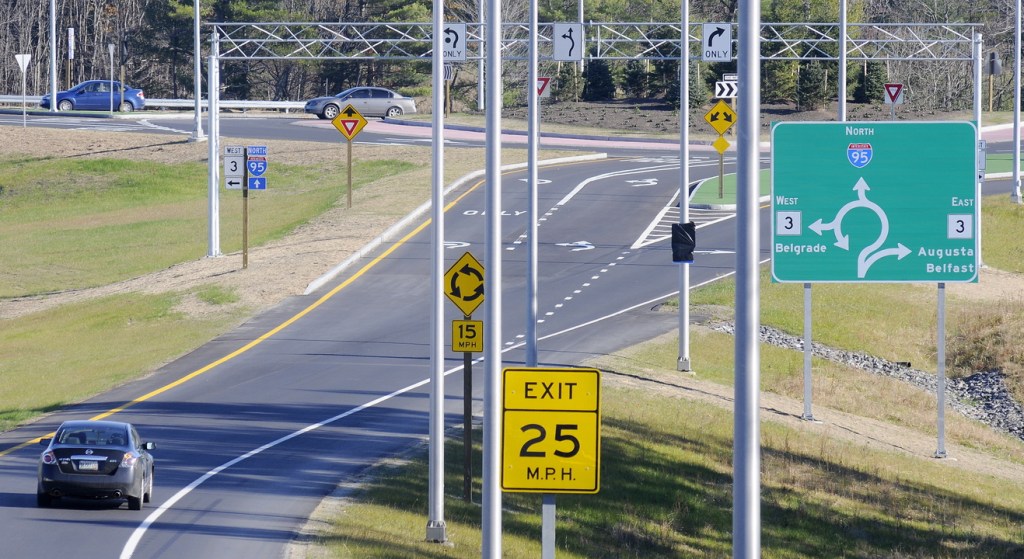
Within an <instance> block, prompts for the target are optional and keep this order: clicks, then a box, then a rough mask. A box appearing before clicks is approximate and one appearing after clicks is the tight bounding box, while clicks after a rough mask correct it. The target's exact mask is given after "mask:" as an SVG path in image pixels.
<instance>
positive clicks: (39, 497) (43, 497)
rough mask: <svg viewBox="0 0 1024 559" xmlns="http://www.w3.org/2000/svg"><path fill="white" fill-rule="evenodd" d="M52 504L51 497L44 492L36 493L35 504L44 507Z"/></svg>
mask: <svg viewBox="0 0 1024 559" xmlns="http://www.w3.org/2000/svg"><path fill="white" fill-rule="evenodd" d="M52 504H53V497H51V496H49V495H47V494H46V493H36V506H37V507H39V508H41V509H45V508H46V507H49V506H50V505H52Z"/></svg>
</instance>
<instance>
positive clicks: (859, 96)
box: [852, 62, 885, 103]
mask: <svg viewBox="0 0 1024 559" xmlns="http://www.w3.org/2000/svg"><path fill="white" fill-rule="evenodd" d="M856 68H857V70H858V71H856V72H852V73H853V74H854V78H855V80H856V87H855V88H854V90H853V100H854V101H855V102H857V103H879V102H882V101H883V97H882V95H883V92H882V87H883V86H884V85H885V64H884V63H882V62H865V63H863V64H857V65H856Z"/></svg>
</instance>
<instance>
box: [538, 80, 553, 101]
mask: <svg viewBox="0 0 1024 559" xmlns="http://www.w3.org/2000/svg"><path fill="white" fill-rule="evenodd" d="M550 83H551V78H537V96H538V97H543V96H544V92H545V91H547V89H548V84H550Z"/></svg>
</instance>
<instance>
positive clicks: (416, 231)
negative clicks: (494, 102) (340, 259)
mask: <svg viewBox="0 0 1024 559" xmlns="http://www.w3.org/2000/svg"><path fill="white" fill-rule="evenodd" d="M573 163H576V162H566V163H563V164H559V165H552V166H553V167H555V166H558V167H560V166H561V165H571V164H573ZM521 171H522V169H514V170H509V171H506V172H504V173H502V175H511V174H513V173H518V172H521ZM485 180H486V178H483V179H480V180H479V181H477V182H476V183H474V184H473V186H471V187H469V188H468V189H466V191H465V192H463V193H462V194H460V195H459V196H457V197H456V198H455V199H454V200H452V201H451V202H449V203H448V204H447V205H446V206H445V207H444V210H443V211H444V212H447V211H448V210H450V209H452V208H453V207H454V206H455V204H458V203H459V202H460V201H462V199H463V198H465V197H466V196H468V195H469V194H470V193H471V192H473V191H474V190H476V189H477V188H479V187H480V185H481V184H483V183H484V181H485ZM430 222H431V219H429V218H428V219H427V220H426V221H424V222H423V223H421V224H420V225H419V226H417V227H416V228H415V229H413V230H412V231H410V232H409V233H408V234H407V235H405V236H404V237H402V238H401V239H400V240H399V241H398V242H396V243H395V244H393V245H391V247H389V248H388V249H387V250H385V251H384V252H382V253H381V254H380V255H379V256H377V257H376V258H374V259H373V260H371V261H370V262H369V263H367V264H366V265H365V266H363V267H362V268H361V269H360V270H359V271H358V272H356V273H355V274H353V275H352V277H350V278H348V279H347V280H345V281H344V282H342V283H341V284H340V285H338V286H337V287H335V288H334V289H332V290H330V291H329V292H327V293H326V294H324V296H323V297H320V298H319V299H317V300H316V301H315V302H314V303H312V304H311V305H309V306H308V307H306V308H305V309H302V310H301V311H299V312H298V313H296V314H295V316H292V317H291V318H289V319H288V320H286V321H284V322H282V323H281V324H279V325H278V326H277V327H275V328H274V329H272V330H270V331H269V332H267V333H266V334H263V335H262V336H260V337H258V338H256V339H255V340H253V341H251V342H249V343H247V344H245V345H244V346H242V347H240V348H238V349H236V350H235V351H233V352H231V353H230V354H228V355H225V356H224V357H221V358H220V359H218V360H216V361H214V362H213V363H210V364H209V365H206V366H205V367H202V368H200V369H197V370H195V371H193V372H191V373H189V374H187V375H185V376H183V377H181V378H180V379H178V380H176V381H174V382H172V383H170V384H166V385H164V386H161V387H160V388H157V389H156V390H153V391H152V392H149V393H148V394H143V395H142V396H139V397H138V398H136V399H134V400H132V401H130V402H127V403H125V404H123V405H120V406H118V407H116V408H113V409H110V410H108V411H105V412H103V413H101V414H99V415H95V416H93V417H91V418H90V419H91V420H93V421H96V420H100V419H105V418H108V417H110V416H112V415H114V414H116V413H119V412H122V411H124V410H126V409H128V408H130V407H132V406H134V405H136V404H141V403H142V402H145V401H146V400H149V399H150V398H153V397H154V396H159V395H160V394H163V393H164V392H167V391H168V390H170V389H172V388H175V387H178V386H181V385H182V384H185V383H186V382H188V381H190V380H192V379H194V378H196V377H198V376H199V375H202V374H203V373H206V372H208V371H210V370H211V369H214V368H216V367H218V366H220V365H223V364H224V363H227V362H228V361H230V360H232V359H234V358H235V357H238V356H239V355H241V354H243V353H245V352H247V351H249V350H250V349H252V348H254V347H256V346H257V345H259V344H261V343H263V342H264V341H266V340H267V339H268V338H270V337H271V336H273V335H274V334H277V333H278V332H280V331H281V330H284V329H285V328H287V327H288V326H290V325H291V324H293V323H294V322H295V321H297V320H299V319H300V318H302V317H304V316H306V315H307V314H309V313H310V312H312V311H313V310H314V309H316V308H317V307H319V306H320V305H322V304H324V303H325V302H326V301H327V300H328V299H330V298H331V297H334V296H335V295H337V294H338V292H339V291H341V290H342V289H344V288H346V287H348V286H349V285H350V284H351V283H352V282H354V281H355V280H356V279H358V278H360V277H361V276H362V275H363V274H365V273H366V272H368V271H369V270H370V269H371V268H373V267H374V266H376V265H377V264H378V263H379V262H380V261H381V260H383V259H384V258H386V257H387V256H388V255H390V254H391V253H392V252H394V251H395V250H396V249H397V248H398V247H400V246H402V245H403V244H405V242H406V241H408V240H409V239H411V238H412V237H414V236H416V235H418V234H419V233H420V231H423V229H425V228H426V227H427V226H428V225H430ZM54 434H55V433H48V434H46V435H43V436H41V437H36V438H34V439H30V440H28V441H25V442H23V443H21V444H18V445H16V446H13V447H11V448H8V449H7V450H0V457H3V456H7V455H8V454H11V453H13V452H17V451H19V450H21V449H23V448H25V447H28V446H32V445H36V444H39V442H40V441H42V440H43V439H47V438H51V437H53V436H54Z"/></svg>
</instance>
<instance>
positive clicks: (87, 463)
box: [78, 460, 100, 472]
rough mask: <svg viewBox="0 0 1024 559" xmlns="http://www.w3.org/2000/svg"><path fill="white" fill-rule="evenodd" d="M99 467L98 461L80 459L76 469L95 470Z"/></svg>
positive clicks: (83, 470)
mask: <svg viewBox="0 0 1024 559" xmlns="http://www.w3.org/2000/svg"><path fill="white" fill-rule="evenodd" d="M99 469H100V463H99V462H93V461H91V460H82V461H80V462H79V463H78V471H80V472H97V471H99Z"/></svg>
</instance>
